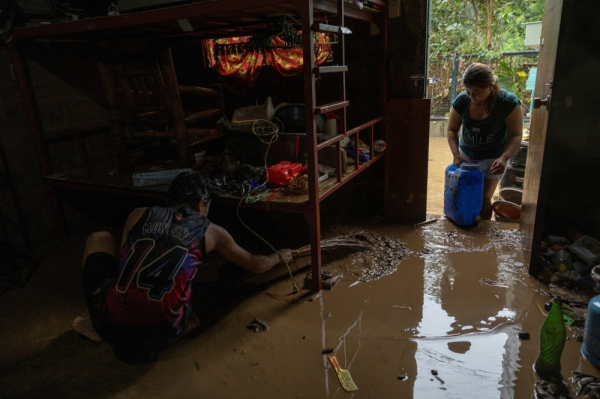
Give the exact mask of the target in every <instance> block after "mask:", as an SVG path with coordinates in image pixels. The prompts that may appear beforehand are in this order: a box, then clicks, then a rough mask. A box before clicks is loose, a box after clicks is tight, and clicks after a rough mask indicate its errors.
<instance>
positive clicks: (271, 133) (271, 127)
mask: <svg viewBox="0 0 600 399" xmlns="http://www.w3.org/2000/svg"><path fill="white" fill-rule="evenodd" d="M273 119H276V118H273ZM277 120H279V119H277ZM280 122H281V121H280ZM257 124H258V125H257ZM282 126H283V124H282ZM252 133H254V135H255V136H256V137H258V139H259V140H260V142H261V143H263V144H267V150H266V151H265V173H266V174H267V176H266V179H265V182H264V183H263V184H261V185H260V186H258V187H255V188H253V189H250V192H249V193H248V195H250V194H251V193H252V192H255V191H257V190H258V189H260V188H262V187H264V186H265V185H266V184H267V182H268V181H269V169H268V168H267V156H268V155H269V150H270V149H271V144H273V143H274V142H276V141H277V139H278V138H279V136H278V133H279V126H278V125H277V124H276V123H274V122H271V121H270V120H266V119H257V120H256V121H254V123H253V124H252ZM264 137H270V139H269V141H265V140H264V139H263V138H264ZM243 201H244V197H242V198H241V199H240V202H239V203H238V206H237V217H238V219H239V221H240V223H241V224H242V225H243V226H244V227H245V228H247V229H248V230H249V231H250V232H251V233H252V234H254V235H255V236H257V237H258V238H260V239H261V240H262V242H264V243H265V244H267V245H268V246H269V247H270V248H271V249H272V250H273V251H275V252H276V253H277V254H279V258H280V259H283V261H284V262H285V265H286V266H287V269H288V272H289V273H290V278H291V279H292V284H293V286H294V293H296V292H298V291H300V289H299V288H298V285H297V284H296V280H295V279H294V275H293V274H292V269H291V268H290V265H289V263H288V261H287V260H286V259H285V257H284V256H283V255H282V254H281V252H279V251H278V250H277V249H275V247H273V245H271V244H270V243H269V242H268V241H267V240H265V239H264V238H262V237H261V236H260V235H259V234H258V233H257V232H255V231H254V230H252V229H251V228H250V227H249V226H248V225H246V223H244V221H243V220H242V218H241V217H240V206H241V205H242V202H243Z"/></svg>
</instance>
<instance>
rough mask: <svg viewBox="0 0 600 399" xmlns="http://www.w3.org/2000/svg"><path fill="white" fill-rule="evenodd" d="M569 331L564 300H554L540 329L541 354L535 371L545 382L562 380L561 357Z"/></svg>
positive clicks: (534, 366) (534, 367) (536, 362)
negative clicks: (564, 311)
mask: <svg viewBox="0 0 600 399" xmlns="http://www.w3.org/2000/svg"><path fill="white" fill-rule="evenodd" d="M566 340H567V331H566V329H565V321H564V319H563V312H562V299H561V298H558V297H556V298H554V304H553V305H552V308H551V309H550V313H548V316H547V317H546V321H544V324H542V328H541V329H540V354H539V355H538V357H537V359H536V360H535V364H534V365H533V369H534V370H535V371H536V372H537V373H538V375H539V376H540V377H542V378H543V379H545V380H551V381H554V380H557V379H558V380H559V379H562V377H561V375H560V356H561V355H562V351H563V348H564V346H565V341H566Z"/></svg>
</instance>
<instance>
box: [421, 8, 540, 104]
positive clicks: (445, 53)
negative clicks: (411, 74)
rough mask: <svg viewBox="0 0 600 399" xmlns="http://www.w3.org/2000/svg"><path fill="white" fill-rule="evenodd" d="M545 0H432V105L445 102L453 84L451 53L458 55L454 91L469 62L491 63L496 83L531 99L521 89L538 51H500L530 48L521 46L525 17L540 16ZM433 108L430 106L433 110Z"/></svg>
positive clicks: (530, 19)
mask: <svg viewBox="0 0 600 399" xmlns="http://www.w3.org/2000/svg"><path fill="white" fill-rule="evenodd" d="M543 13H544V0H504V1H503V0H433V2H432V10H431V35H430V48H429V51H430V53H429V77H430V78H434V79H436V81H435V82H433V83H430V85H429V97H431V99H432V104H433V106H432V108H433V109H435V108H440V107H442V108H444V109H445V108H448V109H446V110H445V113H447V112H449V105H448V104H449V102H448V100H449V98H450V97H451V89H452V71H453V64H454V57H455V54H458V55H472V56H471V57H459V58H458V60H459V64H458V70H457V85H456V89H457V93H458V92H460V91H462V90H463V88H462V84H461V83H460V78H461V76H462V74H463V73H464V71H465V69H466V67H467V66H468V65H469V64H471V63H473V62H485V63H488V64H490V65H491V66H492V68H494V71H495V73H496V75H497V76H498V80H499V83H500V86H501V87H502V88H504V89H506V90H508V91H511V92H513V93H515V94H516V95H517V97H519V99H520V100H521V101H522V102H524V103H529V102H530V101H531V98H530V96H531V93H530V92H528V91H526V90H525V85H526V83H527V76H528V73H529V70H530V69H531V68H532V67H533V66H535V65H536V64H537V56H535V57H531V56H502V55H501V54H502V53H503V52H513V51H524V50H531V48H529V47H526V46H525V23H526V22H535V21H541V20H542V16H543ZM432 112H433V111H432Z"/></svg>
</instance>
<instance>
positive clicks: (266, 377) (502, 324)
mask: <svg viewBox="0 0 600 399" xmlns="http://www.w3.org/2000/svg"><path fill="white" fill-rule="evenodd" d="M517 227H518V226H517V225H515V224H500V223H498V222H493V221H492V222H485V223H482V224H481V225H480V226H479V227H475V228H470V229H460V228H457V227H456V226H455V225H453V224H452V223H451V222H449V221H448V220H445V219H444V218H441V217H440V218H439V219H438V221H437V222H436V223H434V224H431V225H427V226H423V227H419V228H416V229H415V228H412V227H410V226H398V225H386V224H385V222H380V223H377V224H372V223H370V222H365V223H363V224H361V225H342V226H334V227H332V228H330V229H328V230H327V231H326V233H327V235H328V236H334V235H337V234H339V233H340V232H344V231H348V230H349V229H355V228H363V229H367V230H369V231H372V232H374V233H377V234H382V235H388V236H393V237H396V238H397V239H398V240H399V241H401V242H404V243H406V249H407V250H408V251H409V252H410V253H407V254H406V255H407V257H406V258H405V259H402V260H400V261H399V262H398V263H397V264H396V267H397V269H396V271H394V272H393V273H391V274H389V275H384V276H383V277H381V278H379V279H377V280H373V281H369V282H365V283H358V284H356V282H357V281H358V280H359V278H360V276H359V274H360V273H357V272H356V268H355V266H356V265H354V264H353V259H355V257H354V256H349V257H346V258H343V259H341V260H340V259H339V256H340V254H339V253H338V254H336V255H335V256H333V255H326V256H325V262H326V264H325V265H324V270H328V271H330V272H331V274H332V275H339V274H341V275H343V278H342V279H341V281H340V282H339V283H338V284H337V285H335V286H334V287H333V289H332V290H331V291H322V292H321V293H320V294H314V293H311V292H310V291H308V290H302V291H301V292H300V293H299V294H296V295H294V294H292V283H291V280H290V278H289V275H288V272H287V270H286V269H285V267H284V266H278V267H277V268H276V269H274V270H272V271H270V272H268V273H266V274H263V275H259V276H256V277H254V278H251V279H247V280H245V281H244V283H243V284H241V285H240V284H238V285H235V284H233V285H232V286H230V287H228V286H227V285H225V286H221V287H220V288H215V286H214V280H215V278H216V277H215V276H217V274H216V273H215V272H214V270H213V271H210V270H208V269H207V270H204V271H202V272H201V273H200V275H199V280H200V281H202V283H199V285H198V287H197V288H198V289H199V290H200V291H201V292H199V294H200V296H201V297H202V300H203V301H204V303H205V305H206V308H207V309H209V310H208V312H207V313H201V316H203V317H202V318H203V321H204V325H203V328H204V329H203V331H202V332H201V333H200V334H199V335H197V336H195V337H192V338H188V339H186V340H182V341H179V342H177V343H176V344H174V345H173V346H171V347H169V348H167V349H165V350H163V351H162V352H161V353H160V355H159V358H158V360H157V361H156V362H155V363H152V364H146V365H138V366H132V365H126V364H122V363H120V362H119V361H117V360H116V359H115V358H114V357H113V355H112V352H111V350H110V348H109V347H108V346H107V345H105V344H94V343H91V342H89V341H86V340H84V339H82V338H80V337H78V336H77V335H76V334H75V333H74V332H73V331H72V330H71V329H70V324H71V321H72V319H73V318H74V317H75V316H77V315H81V314H84V313H85V304H84V301H83V297H82V289H81V280H80V279H81V276H80V266H79V262H80V256H81V252H82V250H83V242H84V239H85V235H78V236H72V237H70V238H69V239H68V240H66V241H62V242H59V243H57V244H53V246H52V248H49V249H48V251H49V255H48V256H47V257H46V259H45V260H44V262H43V264H42V266H41V267H40V268H39V270H37V271H36V273H35V274H34V276H33V278H32V280H31V281H30V282H29V283H28V284H27V285H26V287H25V288H22V289H15V290H12V291H9V292H7V293H5V294H3V295H2V296H0V304H1V306H0V342H1V343H2V344H1V346H0V359H1V362H0V392H2V393H1V394H0V396H1V397H3V398H13V397H14V398H342V397H349V398H418V399H421V398H533V397H534V394H533V386H534V383H535V381H536V375H535V373H534V371H533V370H532V364H533V362H534V360H535V357H536V356H537V352H538V345H539V333H538V331H539V328H540V326H541V324H542V323H543V321H544V314H543V310H542V309H543V304H544V303H545V302H547V301H548V300H549V299H550V298H549V297H548V296H546V294H545V292H546V291H547V290H546V286H544V285H543V284H541V283H539V282H538V281H537V280H535V279H533V278H532V277H530V276H529V275H528V273H527V270H526V266H524V260H523V256H522V251H521V249H520V246H519V239H518V233H517V231H516V230H514V229H516V228H517ZM336 258H337V259H338V260H335V259H336ZM306 266H307V260H306V259H304V260H303V259H299V260H297V261H296V262H295V264H294V265H292V268H293V271H294V272H295V278H296V280H297V282H298V285H300V286H302V282H303V279H304V276H305V275H306V272H307V271H308V269H307V268H306ZM371 266H372V267H376V265H375V266H373V265H371ZM299 269H302V270H299ZM211 284H213V285H211ZM250 286H251V287H253V288H252V289H247V288H248V287H250ZM244 287H245V288H244ZM211 308H214V309H220V308H221V309H222V308H224V309H226V311H224V312H221V313H220V314H219V316H218V317H212V316H211V312H210V309H211ZM254 318H259V319H262V320H265V321H266V322H267V323H268V325H269V327H270V328H269V329H268V330H267V331H265V332H253V331H252V330H249V329H248V328H247V326H248V325H249V324H250V323H251V321H252V320H253V319H254ZM520 331H527V332H530V334H531V339H529V340H523V341H521V340H519V338H518V337H517V333H518V332H520ZM568 335H569V336H571V335H572V333H571V332H569V331H568ZM580 347H581V343H579V342H576V340H574V339H569V340H568V341H567V342H566V346H565V349H564V352H563V356H562V370H563V376H564V377H565V378H568V377H570V376H571V372H572V371H581V372H584V373H589V374H593V375H598V370H597V369H595V368H594V367H593V366H592V365H591V364H590V363H589V362H588V361H587V360H585V359H584V358H583V357H582V356H581V353H580ZM324 348H333V349H334V350H335V355H336V356H337V358H338V360H339V362H340V365H341V367H342V368H344V369H348V370H349V371H350V374H351V376H352V378H353V380H354V382H355V384H356V385H357V386H358V391H355V392H353V393H346V392H344V391H343V390H342V389H341V386H340V383H339V382H338V379H337V377H336V374H335V372H334V370H333V369H332V368H331V366H330V365H329V363H328V361H327V357H326V355H323V354H322V351H323V349H324ZM434 370H435V372H434ZM434 374H436V375H434ZM399 377H400V378H402V377H404V378H402V379H399ZM575 392H576V391H575V388H573V387H572V393H573V394H574V393H575Z"/></svg>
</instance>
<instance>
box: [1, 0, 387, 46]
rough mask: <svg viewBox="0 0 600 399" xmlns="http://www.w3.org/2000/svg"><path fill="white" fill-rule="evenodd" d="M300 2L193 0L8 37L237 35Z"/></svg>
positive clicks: (364, 16) (327, 7)
mask: <svg viewBox="0 0 600 399" xmlns="http://www.w3.org/2000/svg"><path fill="white" fill-rule="evenodd" d="M301 2H302V0H287V1H282V0H252V1H240V0H220V1H214V2H210V3H194V4H186V5H182V6H174V7H167V8H159V9H154V10H150V11H143V12H134V13H130V14H121V15H117V16H106V17H96V18H87V19H82V20H78V21H69V22H58V23H50V24H46V25H39V26H29V27H21V28H15V30H14V35H13V37H14V39H15V40H16V41H19V40H23V39H51V40H68V41H73V40H84V41H94V40H105V39H111V38H112V39H123V38H127V37H148V36H150V37H171V36H176V37H182V36H184V37H185V36H189V37H200V38H204V39H207V38H219V37H230V36H239V35H240V34H247V33H250V32H253V31H260V30H261V29H266V25H265V21H266V19H267V18H271V17H276V16H281V15H284V14H287V15H291V16H294V17H297V18H299V13H298V5H299V4H301ZM313 7H314V10H315V11H318V14H319V15H318V17H319V18H320V17H321V16H322V15H325V14H337V4H336V2H335V1H333V0H314V2H313ZM373 11H374V10H371V9H366V8H365V9H362V10H361V9H359V8H358V7H357V6H356V5H354V4H347V5H346V7H345V16H346V17H348V18H352V19H358V20H362V21H367V22H370V21H372V13H373ZM375 12H376V11H375ZM324 13H325V14H324ZM183 19H185V20H187V21H188V22H189V24H190V25H191V26H192V27H193V31H192V32H184V31H183V30H182V27H181V25H180V24H179V22H178V21H179V20H183Z"/></svg>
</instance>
